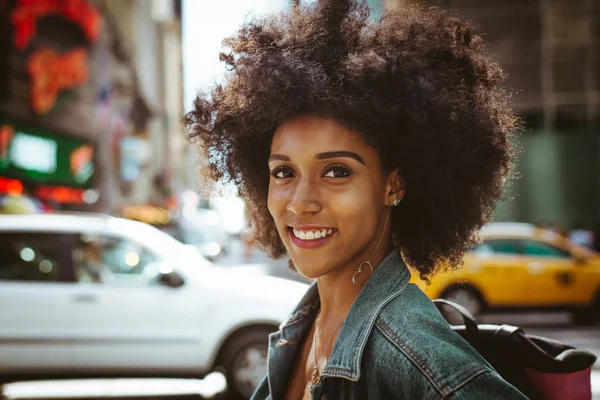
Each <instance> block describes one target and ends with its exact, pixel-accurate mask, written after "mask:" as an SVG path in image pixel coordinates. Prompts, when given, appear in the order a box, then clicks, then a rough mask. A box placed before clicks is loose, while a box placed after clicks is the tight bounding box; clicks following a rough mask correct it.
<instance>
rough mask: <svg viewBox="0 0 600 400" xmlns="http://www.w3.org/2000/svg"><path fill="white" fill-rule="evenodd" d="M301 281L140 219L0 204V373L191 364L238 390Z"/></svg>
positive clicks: (162, 369)
mask: <svg viewBox="0 0 600 400" xmlns="http://www.w3.org/2000/svg"><path fill="white" fill-rule="evenodd" d="M306 289H307V285H305V284H302V283H298V282H292V281H288V280H284V279H278V278H274V277H268V276H261V275H258V274H252V273H246V272H244V270H243V268H223V267H221V268H219V267H215V266H213V265H212V264H211V263H210V262H208V261H207V260H206V259H204V258H203V257H202V256H201V255H200V253H199V252H198V250H196V249H195V248H193V247H191V246H186V245H184V244H182V243H180V242H178V241H177V240H175V239H173V238H172V237H171V236H169V235H167V234H166V233H163V232H161V231H159V230H158V229H155V228H153V227H151V226H149V225H146V224H143V223H140V222H135V221H130V220H125V219H120V218H113V217H110V216H105V215H98V214H45V215H0V379H1V380H4V381H6V380H8V379H12V378H16V377H18V378H23V377H40V376H43V377H47V376H58V375H60V376H68V377H74V376H163V377H166V376H179V377H184V376H190V377H202V376H204V375H205V374H208V373H209V372H211V371H212V370H213V369H214V368H215V367H217V366H222V367H223V368H224V369H225V372H226V375H227V379H228V385H229V387H230V392H233V394H234V395H235V396H236V397H242V398H243V397H248V396H249V395H250V394H251V392H252V391H253V389H254V387H255V386H256V385H257V384H258V381H259V380H260V378H261V377H262V375H263V374H264V373H265V370H266V356H267V335H268V333H270V332H274V331H276V330H277V329H278V326H279V324H280V323H281V322H282V321H283V320H284V319H285V318H286V317H288V315H289V313H290V311H291V310H292V309H293V308H294V306H295V305H296V304H297V303H298V301H299V300H300V298H301V297H302V295H303V294H304V292H305V291H306Z"/></svg>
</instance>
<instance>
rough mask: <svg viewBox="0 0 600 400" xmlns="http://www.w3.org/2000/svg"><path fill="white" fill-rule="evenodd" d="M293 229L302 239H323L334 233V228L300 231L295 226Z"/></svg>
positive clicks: (295, 234)
mask: <svg viewBox="0 0 600 400" xmlns="http://www.w3.org/2000/svg"><path fill="white" fill-rule="evenodd" d="M292 231H293V232H294V236H296V237H297V238H299V239H301V240H314V239H321V238H324V237H326V236H327V235H331V234H332V233H333V229H322V230H320V231H300V230H298V229H296V228H293V229H292Z"/></svg>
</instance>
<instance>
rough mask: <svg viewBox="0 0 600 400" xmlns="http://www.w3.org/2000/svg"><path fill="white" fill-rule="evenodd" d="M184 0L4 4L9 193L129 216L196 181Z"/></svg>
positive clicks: (3, 178)
mask: <svg viewBox="0 0 600 400" xmlns="http://www.w3.org/2000/svg"><path fill="white" fill-rule="evenodd" d="M180 19H181V6H180V1H177V0H151V1H150V0H149V1H145V0H95V1H91V0H69V1H66V0H36V1H33V2H32V1H27V0H9V1H4V2H0V46H1V47H2V48H0V195H1V194H2V193H5V194H6V193H11V194H19V193H21V192H24V193H26V194H28V195H30V196H32V197H33V198H35V199H37V200H41V201H42V202H43V203H45V204H47V206H48V207H49V208H54V209H61V210H63V209H67V210H94V211H102V212H107V213H111V214H120V213H121V210H123V209H124V208H125V207H128V209H131V206H140V207H141V206H146V207H147V206H148V205H152V206H155V207H157V208H160V209H165V208H169V207H173V206H174V205H175V203H176V194H177V192H178V191H182V190H183V189H184V188H185V187H187V185H188V183H189V174H188V173H187V171H186V169H185V168H184V166H183V165H181V160H182V157H181V154H182V152H183V151H184V144H185V136H184V134H183V130H182V126H181V123H180V121H181V117H182V114H183V105H182V102H183V100H182V99H183V92H182V66H181V23H180Z"/></svg>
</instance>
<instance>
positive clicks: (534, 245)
mask: <svg viewBox="0 0 600 400" xmlns="http://www.w3.org/2000/svg"><path fill="white" fill-rule="evenodd" d="M523 249H524V251H525V254H526V255H528V256H533V257H559V258H571V254H570V253H569V252H568V251H566V250H563V249H561V248H560V247H556V246H553V245H551V244H548V243H544V242H538V241H537V240H525V241H524V242H523Z"/></svg>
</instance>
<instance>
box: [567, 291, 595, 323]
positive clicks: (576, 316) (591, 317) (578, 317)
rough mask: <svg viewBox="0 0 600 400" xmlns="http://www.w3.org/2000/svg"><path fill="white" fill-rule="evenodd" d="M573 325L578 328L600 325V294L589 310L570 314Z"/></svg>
mask: <svg viewBox="0 0 600 400" xmlns="http://www.w3.org/2000/svg"><path fill="white" fill-rule="evenodd" d="M572 315H573V324H575V325H579V326H586V325H600V293H598V294H597V295H596V297H595V299H594V302H593V304H592V305H591V306H590V307H589V308H585V309H583V310H576V311H573V312H572Z"/></svg>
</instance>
